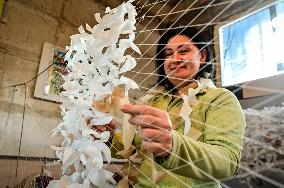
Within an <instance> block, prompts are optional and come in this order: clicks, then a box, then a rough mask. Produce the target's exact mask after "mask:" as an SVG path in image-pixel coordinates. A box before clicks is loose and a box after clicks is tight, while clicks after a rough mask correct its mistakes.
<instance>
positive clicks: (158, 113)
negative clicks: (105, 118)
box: [113, 28, 245, 187]
mask: <svg viewBox="0 0 284 188" xmlns="http://www.w3.org/2000/svg"><path fill="white" fill-rule="evenodd" d="M211 59H212V55H211V51H210V50H209V48H208V46H207V44H206V43H205V41H204V40H203V39H202V37H201V36H200V35H199V33H198V32H197V31H196V30H195V29H193V28H186V29H174V30H169V31H167V32H166V33H165V34H164V35H163V36H162V37H161V39H160V41H159V45H158V49H157V61H156V65H157V68H158V74H159V75H160V76H159V80H158V85H159V86H160V87H159V89H158V90H157V92H155V93H154V94H152V97H151V98H150V99H149V100H148V101H147V102H146V105H141V104H135V105H133V104H126V105H124V106H122V107H121V111H122V112H124V113H128V114H131V115H132V118H131V119H130V120H129V122H130V123H131V124H133V125H138V126H139V127H140V129H139V131H138V137H137V138H136V139H135V144H136V145H138V146H139V145H141V148H142V149H143V150H144V151H147V152H149V153H152V154H153V156H154V161H155V163H153V162H152V161H151V158H149V157H145V160H144V161H143V162H142V164H141V166H140V170H139V171H140V173H139V176H138V179H137V183H136V184H135V187H155V186H158V187H221V185H220V182H219V180H220V179H224V178H227V177H230V176H232V175H233V174H235V173H236V172H237V170H238V164H239V162H240V156H241V150H242V146H243V141H242V140H243V135H244V129H245V121H244V116H243V113H242V110H241V106H240V105H239V103H238V101H237V99H236V98H235V96H234V95H233V94H232V93H231V92H229V91H228V90H226V89H221V88H215V87H214V86H212V85H213V84H210V83H209V82H208V79H206V78H210V77H213V74H214V67H213V65H212V63H211ZM208 83H209V84H208ZM200 85H202V86H203V87H200ZM192 93H194V95H192ZM184 96H191V98H190V97H189V98H186V97H184ZM186 99H192V100H189V101H188V104H189V105H190V106H189V108H190V110H192V112H191V113H190V112H189V114H190V115H189V118H188V117H183V118H182V117H180V116H181V113H180V112H181V111H182V110H181V109H182V108H183V106H186V105H187V104H186V103H184V101H185V100H186ZM190 101H191V102H190ZM194 101H195V102H194ZM187 109H188V108H187ZM187 119H188V121H187ZM186 124H187V126H189V127H188V128H189V130H188V131H185V129H186V127H185V125H186ZM190 125H191V126H190ZM117 139H118V138H117V137H116V136H114V139H113V145H114V147H118V148H119V147H120V146H119V142H117ZM153 168H154V171H153V170H150V169H153Z"/></svg>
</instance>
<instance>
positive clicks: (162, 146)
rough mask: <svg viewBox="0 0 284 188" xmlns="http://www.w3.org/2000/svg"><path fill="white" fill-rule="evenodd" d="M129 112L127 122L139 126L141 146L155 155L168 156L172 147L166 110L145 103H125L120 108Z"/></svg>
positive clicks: (170, 127)
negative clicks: (129, 116) (129, 115)
mask: <svg viewBox="0 0 284 188" xmlns="http://www.w3.org/2000/svg"><path fill="white" fill-rule="evenodd" d="M120 109H121V111H122V112H124V113H128V114H131V115H132V117H131V118H130V120H129V122H130V123H131V124H133V125H137V126H140V127H141V129H140V130H139V132H138V135H139V136H140V137H141V139H142V146H141V147H142V148H143V149H144V150H146V151H149V152H151V153H153V154H154V155H155V156H162V157H165V156H168V155H169V154H170V152H171V149H172V123H171V120H170V118H169V115H168V113H167V112H165V111H162V110H160V109H157V108H154V107H151V106H146V105H132V104H125V105H123V106H122V107H121V108H120Z"/></svg>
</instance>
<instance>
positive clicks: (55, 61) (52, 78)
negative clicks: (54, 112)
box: [34, 42, 67, 102]
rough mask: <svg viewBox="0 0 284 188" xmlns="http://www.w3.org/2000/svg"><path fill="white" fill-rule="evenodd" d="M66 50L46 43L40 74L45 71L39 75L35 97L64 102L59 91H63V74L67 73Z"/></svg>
mask: <svg viewBox="0 0 284 188" xmlns="http://www.w3.org/2000/svg"><path fill="white" fill-rule="evenodd" d="M65 51H66V50H64V49H63V48H61V47H58V46H56V45H54V44H50V43H47V42H45V43H44V45H43V49H42V54H41V59H40V64H39V69H38V74H40V73H41V72H43V71H44V72H43V73H42V74H40V75H39V76H38V77H37V80H36V85H35V91H34V97H36V98H41V99H45V100H49V101H54V102H62V99H61V98H60V96H59V93H60V92H61V91H62V88H61V84H62V83H63V78H62V76H61V75H62V74H66V73H67V69H66V64H67V63H66V62H65V61H64V57H63V55H64V54H65ZM49 66H50V67H49ZM48 67H49V68H48ZM47 68H48V69H47ZM45 69H46V70H45Z"/></svg>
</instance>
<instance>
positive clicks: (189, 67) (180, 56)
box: [164, 35, 206, 89]
mask: <svg viewBox="0 0 284 188" xmlns="http://www.w3.org/2000/svg"><path fill="white" fill-rule="evenodd" d="M164 54H165V55H164V58H165V61H164V70H165V73H166V75H167V76H169V78H168V79H169V80H170V82H171V83H172V84H173V85H174V86H175V87H176V88H177V89H178V88H182V87H184V86H185V85H188V83H189V82H192V81H193V80H192V78H193V77H194V76H195V75H196V74H197V73H198V70H199V67H200V65H201V64H205V60H206V50H202V52H199V49H198V48H197V47H196V46H195V44H193V42H192V41H191V40H190V39H189V38H188V37H187V36H186V35H176V36H174V37H172V38H171V39H170V40H169V41H168V44H167V45H166V49H165V53H164ZM176 78H181V79H185V80H181V79H176Z"/></svg>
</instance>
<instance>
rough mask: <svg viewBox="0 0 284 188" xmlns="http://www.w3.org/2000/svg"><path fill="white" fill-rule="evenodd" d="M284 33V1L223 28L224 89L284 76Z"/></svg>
mask: <svg viewBox="0 0 284 188" xmlns="http://www.w3.org/2000/svg"><path fill="white" fill-rule="evenodd" d="M283 33H284V2H283V1H282V2H278V3H277V4H273V5H270V6H268V7H266V8H264V9H261V10H259V11H257V12H254V13H252V14H250V15H247V16H245V17H243V18H240V19H238V20H236V21H234V22H232V23H229V24H227V25H223V26H221V27H220V28H219V39H220V41H219V42H220V63H221V83H222V86H223V87H226V86H232V85H236V84H240V83H244V82H248V81H252V80H257V79H260V78H266V77H270V76H274V75H279V74H282V73H284V51H283V49H284V46H283V45H282V43H283V42H284V34H283ZM264 70H265V71H264Z"/></svg>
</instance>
